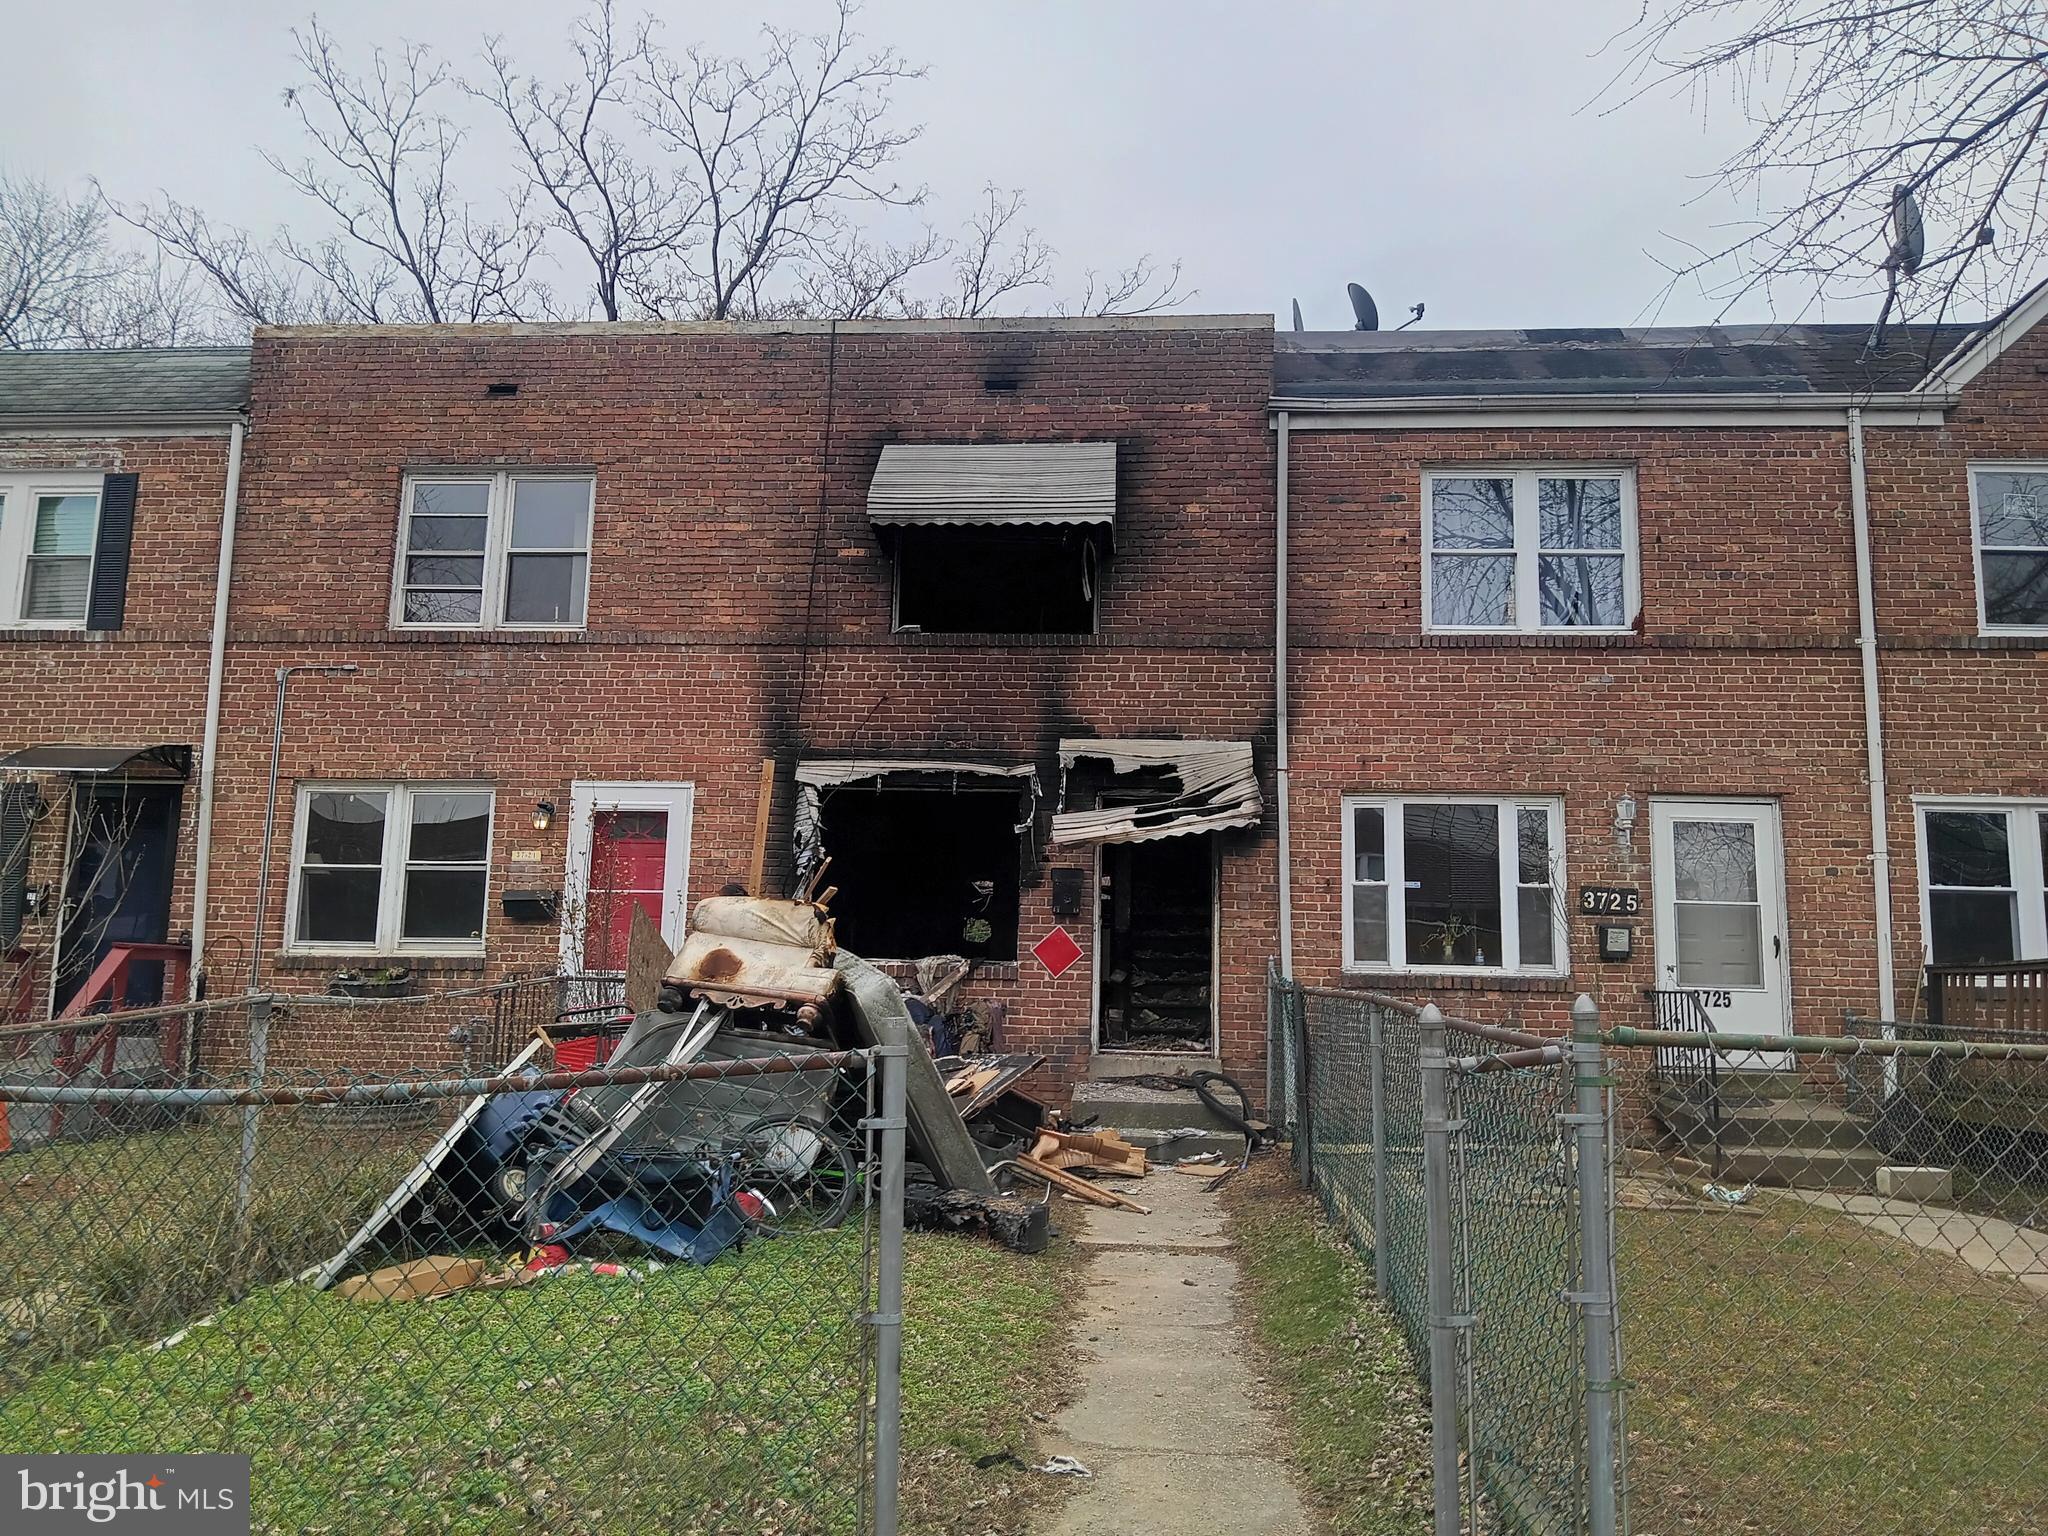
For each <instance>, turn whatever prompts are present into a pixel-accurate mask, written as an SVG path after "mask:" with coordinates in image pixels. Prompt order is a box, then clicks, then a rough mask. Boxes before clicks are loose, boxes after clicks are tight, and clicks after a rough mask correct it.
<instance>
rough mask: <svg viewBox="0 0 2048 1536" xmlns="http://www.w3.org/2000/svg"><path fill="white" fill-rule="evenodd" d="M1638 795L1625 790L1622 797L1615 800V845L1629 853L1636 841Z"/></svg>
mask: <svg viewBox="0 0 2048 1536" xmlns="http://www.w3.org/2000/svg"><path fill="white" fill-rule="evenodd" d="M1635 832H1636V797H1635V796H1634V795H1632V794H1630V793H1628V791H1626V790H1623V791H1622V794H1621V798H1620V799H1619V800H1616V801H1615V802H1614V842H1615V846H1616V847H1618V848H1619V849H1621V851H1622V852H1623V853H1627V852H1628V851H1629V849H1630V847H1631V845H1632V844H1633V843H1634V841H1635Z"/></svg>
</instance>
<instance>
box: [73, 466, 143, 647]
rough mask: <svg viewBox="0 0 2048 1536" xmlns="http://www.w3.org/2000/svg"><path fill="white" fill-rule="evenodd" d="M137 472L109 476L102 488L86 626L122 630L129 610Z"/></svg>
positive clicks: (86, 610)
mask: <svg viewBox="0 0 2048 1536" xmlns="http://www.w3.org/2000/svg"><path fill="white" fill-rule="evenodd" d="M136 479H137V477H136V476H134V475H108V476H107V478H106V482H105V483H104V484H103V485H102V486H101V487H100V536H99V541H98V542H97V543H96V544H95V545H94V546H93V552H92V596H91V597H90V598H89V599H88V600H87V602H86V605H85V627H86V628H87V629H119V628H120V627H121V620H122V619H123V618H124V617H125V616H126V614H127V610H128V544H129V541H130V540H131V539H133V538H134V536H135V482H136Z"/></svg>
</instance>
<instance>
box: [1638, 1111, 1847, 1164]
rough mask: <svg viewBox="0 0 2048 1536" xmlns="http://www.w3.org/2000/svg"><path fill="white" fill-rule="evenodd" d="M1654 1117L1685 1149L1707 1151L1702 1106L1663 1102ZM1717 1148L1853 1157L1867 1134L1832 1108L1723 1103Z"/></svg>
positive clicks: (1708, 1129)
mask: <svg viewBox="0 0 2048 1536" xmlns="http://www.w3.org/2000/svg"><path fill="white" fill-rule="evenodd" d="M1657 1114H1658V1118H1659V1119H1661V1120H1662V1121H1663V1122H1664V1123H1665V1124H1666V1125H1667V1126H1669V1127H1670V1128H1671V1130H1672V1131H1673V1132H1674V1133H1676V1135H1677V1136H1678V1138H1679V1140H1681V1141H1683V1142H1685V1143H1686V1144H1687V1145H1688V1146H1699V1147H1705V1146H1709V1145H1711V1143H1712V1141H1713V1139H1714V1131H1713V1122H1712V1120H1711V1119H1710V1118H1709V1117H1708V1115H1707V1113H1706V1111H1705V1109H1704V1107H1703V1106H1700V1105H1697V1104H1692V1103H1687V1102H1683V1101H1678V1100H1664V1101H1660V1103H1659V1104H1658V1107H1657ZM1721 1145H1722V1146H1723V1147H1726V1148H1730V1149H1734V1150H1739V1151H1758V1152H1767V1151H1775V1150H1778V1149H1780V1148H1788V1147H1831V1148H1834V1149H1836V1150H1839V1151H1844V1152H1856V1151H1862V1150H1865V1149H1867V1148H1868V1146H1869V1133H1868V1130H1867V1128H1866V1127H1865V1125H1864V1124H1863V1122H1862V1121H1860V1120H1858V1119H1857V1118H1856V1117H1855V1116H1854V1115H1851V1114H1849V1113H1848V1112H1847V1111H1846V1110H1843V1109H1841V1108H1840V1107H1838V1106H1836V1105H1833V1104H1823V1103H1819V1102H1816V1101H1810V1100H1805V1099H1773V1100H1769V1101H1766V1102H1764V1103H1761V1104H1749V1105H1730V1104H1727V1103H1723V1105H1722V1107H1721Z"/></svg>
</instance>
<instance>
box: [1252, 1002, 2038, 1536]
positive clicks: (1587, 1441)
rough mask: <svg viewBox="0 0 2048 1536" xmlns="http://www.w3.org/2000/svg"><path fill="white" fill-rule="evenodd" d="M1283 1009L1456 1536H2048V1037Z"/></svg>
mask: <svg viewBox="0 0 2048 1536" xmlns="http://www.w3.org/2000/svg"><path fill="white" fill-rule="evenodd" d="M1273 994H1274V995H1273V997H1272V999H1271V1002H1270V1007H1271V1008H1272V1010H1273V1012H1272V1017H1273V1020H1274V1024H1275V1028H1276V1029H1277V1030H1278V1031H1279V1032H1280V1034H1281V1035H1282V1036H1283V1037H1284V1038H1285V1039H1286V1041H1287V1050H1288V1055H1287V1057H1286V1061H1287V1064H1288V1072H1289V1081H1290V1082H1291V1084H1292V1086H1293V1089H1294V1095H1295V1112H1294V1137H1295V1140H1294V1148H1295V1156H1296V1160H1297V1164H1298V1166H1299V1168H1300V1170H1301V1172H1302V1175H1303V1178H1304V1180H1305V1181H1306V1182H1307V1183H1308V1184H1309V1185H1310V1187H1311V1188H1312V1189H1313V1190H1314V1191H1315V1193H1316V1194H1317V1196H1318V1197H1319V1199H1320V1200H1321V1202H1322V1204H1323V1206H1324V1208H1325V1209H1326V1210H1327V1211H1328V1212H1329V1214H1330V1216H1331V1217H1332V1219H1333V1220H1335V1221H1336V1222H1337V1223H1339V1224H1340V1225H1341V1226H1342V1227H1343V1228H1344V1230H1345V1231H1346V1232H1347V1233H1348V1234H1349V1236H1350V1237H1351V1239H1352V1241H1353V1242H1354V1243H1355V1244H1356V1245H1357V1246H1358V1247H1359V1248H1360V1249H1361V1251H1365V1252H1369V1253H1370V1254H1371V1256H1372V1260H1373V1266H1374V1274H1375V1279H1376V1282H1377V1286H1378V1291H1379V1295H1380V1297H1381V1299H1382V1301H1383V1303H1384V1304H1385V1305H1386V1306H1387V1308H1388V1309H1389V1311H1390V1312H1391V1313H1392V1315H1393V1317H1394V1318H1395V1319H1396V1320H1397V1322H1398V1323H1399V1325H1400V1327H1401V1329H1402V1332H1403V1334H1404V1336H1405V1337H1406V1338H1407V1340H1408V1343H1409V1347H1410V1349H1411V1352H1412V1353H1413V1355H1414V1358H1415V1360H1416V1364H1417V1368H1418V1370H1419V1372H1420V1373H1421V1374H1422V1375H1423V1376H1424V1378H1425V1380H1427V1381H1428V1382H1429V1383H1430V1388H1431V1412H1432V1420H1433V1434H1432V1449H1433V1455H1434V1480H1435V1485H1436V1497H1437V1504H1436V1526H1435V1528H1436V1530H1437V1532H1438V1533H1439V1536H1451V1533H1453V1532H1459V1531H1475V1532H1476V1531H1486V1532H1495V1531H1499V1532H1528V1533H1537V1536H1550V1533H1571V1532H1581V1531H1583V1532H1589V1533H1592V1536H1605V1533H1607V1532H1611V1531H1623V1532H1627V1531H1633V1532H1638V1533H1641V1536H1683V1533H1688V1532H1692V1533H1701V1536H1704V1533H1707V1532H1721V1531H1726V1530H1729V1529H1740V1530H1743V1531H1745V1532H1757V1533H1764V1536H1810V1533H1812V1532H1816V1531H1829V1532H1834V1531H1850V1530H1853V1531H1858V1532H1868V1533H1871V1536H1909V1533H1913V1536H1918V1533H1925V1532H1932V1531H1940V1532H1944V1533H1949V1532H1974V1533H2018V1532H2022V1531H2026V1532H2034V1531H2039V1530H2041V1529H2042V1528H2043V1522H2044V1511H2048V1431H2044V1430H2043V1428H2042V1426H2043V1425H2044V1424H2048V1039H2042V1038H2039V1037H2038V1036H2029V1035H2027V1034H2026V1032H2024V1031H2013V1030H2005V1031H1999V1030H1984V1031H1978V1032H1976V1033H1975V1034H1973V1035H1972V1036H1971V1037H1969V1038H1961V1037H1959V1036H1958V1034H1957V1033H1956V1032H1955V1031H1953V1030H1944V1029H1939V1028H1931V1027H1929V1026H1926V1025H1912V1024H1890V1023H1882V1022H1878V1021H1870V1020H1854V1019H1852V1020H1850V1021H1849V1025H1848V1029H1847V1031H1846V1033H1845V1035H1844V1036H1842V1037H1836V1038H1817V1039H1807V1038H1800V1037H1791V1038H1773V1039H1761V1038H1758V1039H1749V1038H1744V1037H1738V1036H1731V1035H1727V1034H1714V1033H1711V1032H1708V1031H1705V1030H1688V1029H1686V1028H1684V1027H1683V1026H1684V1025H1685V1024H1686V1023H1687V1022H1689V1021H1690V1020H1692V1019H1693V1018H1694V1015H1693V1014H1692V1013H1691V1012H1690V1011H1689V1010H1688V1008H1687V1006H1686V1004H1685V1002H1684V1000H1683V999H1682V998H1677V999H1673V998H1660V999H1658V1007H1657V1016H1658V1018H1659V1020H1660V1023H1663V1024H1666V1025H1668V1026H1672V1027H1667V1028H1660V1029H1657V1030H1641V1031H1638V1030H1625V1029H1624V1030H1615V1031H1611V1032H1608V1033H1607V1034H1605V1035H1600V1034H1598V1033H1597V1029H1598V1026H1597V1015H1595V1014H1594V1012H1593V1010H1592V1005H1591V1003H1590V1002H1589V1001H1588V1000H1585V999H1581V1001H1580V1005H1579V1008H1578V1010H1576V1011H1575V1015H1574V1017H1575V1022H1576V1029H1575V1036H1574V1039H1573V1040H1572V1041H1571V1042H1555V1041H1552V1042H1545V1041H1542V1040H1538V1039H1536V1038H1534V1037H1531V1036H1526V1035H1520V1034H1517V1033H1516V1032H1514V1031H1509V1030H1502V1029H1499V1028H1495V1027H1491V1026H1487V1025H1484V1024H1476V1023H1472V1022H1470V1021H1466V1020H1456V1019H1445V1018H1444V1017H1443V1016H1442V1015H1441V1014H1440V1013H1438V1012H1437V1011H1436V1010H1434V1009H1428V1008H1425V1009H1417V1008H1415V1007H1414V1006H1412V1005H1410V1004H1406V1003H1403V1002H1400V1001H1398V1000H1396V999H1394V998H1389V997H1381V996H1378V995H1376V994H1369V993H1357V992H1348V991H1346V992H1339V991H1330V990H1324V989H1319V988H1313V987H1303V986H1293V985H1289V984H1287V983H1285V982H1283V981H1281V980H1279V979H1278V978H1277V977H1276V978H1275V981H1274V987H1273ZM1624 1347H1625V1349H1626V1357H1625V1359H1624V1354H1623V1351H1624Z"/></svg>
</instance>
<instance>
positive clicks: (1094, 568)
mask: <svg viewBox="0 0 2048 1536" xmlns="http://www.w3.org/2000/svg"><path fill="white" fill-rule="evenodd" d="M890 542H891V544H892V545H893V548H892V550H891V557H892V564H893V567H894V571H895V585H896V594H895V628H896V629H898V630H899V631H922V632H925V633H930V634H956V635H957V634H970V635H987V634H1017V635H1091V634H1093V633H1094V632H1095V611H1096V610H1095V603H1096V593H1097V592H1098V590H1099V588H1100V581H1099V573H1100V569H1101V563H1102V544H1101V541H1100V539H1099V538H1098V537H1097V536H1096V535H1095V534H1094V533H1092V532H1091V531H1090V530H1087V529H1082V528H1061V527H1030V528H901V529H898V530H897V531H896V533H895V534H894V536H893V538H892V539H891V541H890Z"/></svg>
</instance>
